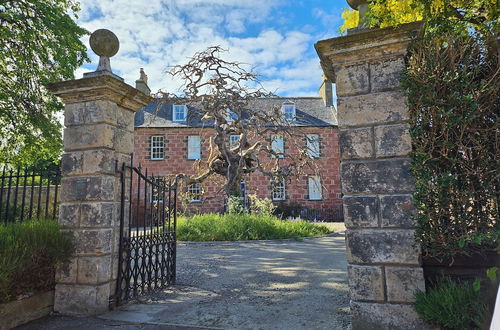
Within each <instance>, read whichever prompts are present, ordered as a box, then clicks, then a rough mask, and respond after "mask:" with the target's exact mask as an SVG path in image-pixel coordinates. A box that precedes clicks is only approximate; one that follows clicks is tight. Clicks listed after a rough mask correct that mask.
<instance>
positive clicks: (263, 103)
mask: <svg viewBox="0 0 500 330" xmlns="http://www.w3.org/2000/svg"><path fill="white" fill-rule="evenodd" d="M284 102H293V103H295V109H296V119H295V121H294V126H301V127H305V126H312V127H326V126H337V116H336V112H337V111H336V109H335V107H327V106H325V104H324V102H323V99H322V98H321V97H292V98H283V97H273V98H260V99H255V100H253V101H252V102H251V105H252V107H253V109H256V110H258V109H262V110H269V109H272V108H273V107H275V106H277V107H281V105H282V104H283V103H284ZM172 108H173V104H171V103H170V104H164V105H162V106H161V107H158V104H156V103H151V104H149V105H147V106H146V107H144V108H142V109H140V110H139V111H137V113H136V114H135V127H138V128H162V127H164V128H174V127H177V128H179V127H211V126H212V125H213V123H210V122H207V121H205V122H202V121H201V117H202V116H203V114H202V113H201V112H200V111H199V109H197V108H196V106H193V105H189V104H188V105H187V109H188V114H187V121H186V122H174V121H173V120H172Z"/></svg>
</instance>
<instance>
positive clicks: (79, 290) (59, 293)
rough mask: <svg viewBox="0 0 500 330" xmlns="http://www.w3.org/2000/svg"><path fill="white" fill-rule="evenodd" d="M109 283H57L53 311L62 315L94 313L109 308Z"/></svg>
mask: <svg viewBox="0 0 500 330" xmlns="http://www.w3.org/2000/svg"><path fill="white" fill-rule="evenodd" d="M109 288H110V287H109V283H106V284H101V285H68V284H57V285H56V292H55V299H54V311H56V312H59V313H60V314H63V315H95V314H101V313H104V312H107V311H108V309H109V297H110V291H109Z"/></svg>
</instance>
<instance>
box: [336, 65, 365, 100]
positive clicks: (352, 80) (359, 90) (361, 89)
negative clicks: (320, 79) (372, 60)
mask: <svg viewBox="0 0 500 330" xmlns="http://www.w3.org/2000/svg"><path fill="white" fill-rule="evenodd" d="M335 80H336V81H335V82H336V86H337V95H339V96H345V95H356V94H364V93H368V92H369V91H370V78H369V69H368V64H366V63H364V64H357V65H349V66H340V67H337V68H335Z"/></svg>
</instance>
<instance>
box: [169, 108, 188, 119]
mask: <svg viewBox="0 0 500 330" xmlns="http://www.w3.org/2000/svg"><path fill="white" fill-rule="evenodd" d="M181 113H182V118H178V117H177V115H178V114H181ZM186 119H187V107H186V105H185V104H174V105H173V106H172V120H173V121H175V122H185V121H186Z"/></svg>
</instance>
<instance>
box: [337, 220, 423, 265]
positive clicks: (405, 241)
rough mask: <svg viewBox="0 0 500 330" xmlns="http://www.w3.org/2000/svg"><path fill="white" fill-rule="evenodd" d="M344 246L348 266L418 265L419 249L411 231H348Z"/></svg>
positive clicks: (413, 232)
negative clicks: (345, 246)
mask: <svg viewBox="0 0 500 330" xmlns="http://www.w3.org/2000/svg"><path fill="white" fill-rule="evenodd" d="M346 245H347V260H348V262H349V263H350V264H385V263H390V264H405V265H415V266H416V265H419V257H420V249H419V247H418V246H417V244H416V243H415V231H413V230H408V229H390V230H389V229H387V230H376V229H348V230H347V231H346Z"/></svg>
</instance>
